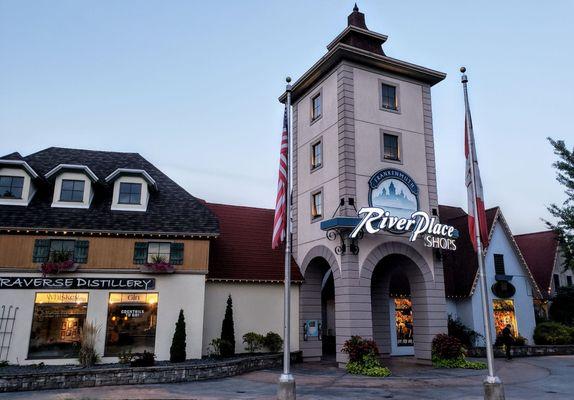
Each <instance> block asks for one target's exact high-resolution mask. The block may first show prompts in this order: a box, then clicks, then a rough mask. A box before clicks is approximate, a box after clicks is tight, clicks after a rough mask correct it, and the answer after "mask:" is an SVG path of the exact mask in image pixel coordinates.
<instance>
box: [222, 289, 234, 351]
mask: <svg viewBox="0 0 574 400" xmlns="http://www.w3.org/2000/svg"><path fill="white" fill-rule="evenodd" d="M221 341H222V342H223V343H225V346H222V348H221V355H222V356H223V357H230V356H233V355H234V354H235V327H234V324H233V300H232V299H231V295H229V297H228V298H227V307H226V308H225V318H223V323H222V324H221Z"/></svg>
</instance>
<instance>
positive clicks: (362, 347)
mask: <svg viewBox="0 0 574 400" xmlns="http://www.w3.org/2000/svg"><path fill="white" fill-rule="evenodd" d="M341 351H342V352H343V353H347V354H348V355H349V361H351V362H353V361H358V362H362V361H363V357H364V356H366V355H370V354H372V355H374V356H378V355H379V348H378V347H377V343H375V341H374V340H371V339H363V338H362V337H360V336H351V339H349V340H347V341H346V342H345V344H343V348H342V350H341Z"/></svg>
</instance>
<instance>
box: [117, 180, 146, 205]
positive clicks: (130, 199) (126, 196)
mask: <svg viewBox="0 0 574 400" xmlns="http://www.w3.org/2000/svg"><path fill="white" fill-rule="evenodd" d="M141 197H142V185H141V183H130V182H121V183H120V196H119V200H118V202H119V203H120V204H141Z"/></svg>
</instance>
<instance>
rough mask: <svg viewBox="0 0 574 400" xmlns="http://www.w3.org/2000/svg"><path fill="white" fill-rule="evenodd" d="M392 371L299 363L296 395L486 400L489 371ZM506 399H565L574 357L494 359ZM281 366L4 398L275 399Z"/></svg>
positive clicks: (397, 366) (402, 362)
mask: <svg viewBox="0 0 574 400" xmlns="http://www.w3.org/2000/svg"><path fill="white" fill-rule="evenodd" d="M388 365H389V367H390V368H391V371H392V372H393V376H392V377H389V378H367V377H359V376H353V375H349V374H347V373H345V371H343V370H340V369H338V368H336V367H335V366H334V365H333V364H330V363H329V364H324V363H308V364H299V365H297V366H296V367H295V369H294V375H295V379H296V382H297V396H298V397H297V398H298V399H300V400H301V399H303V400H311V399H328V400H335V399H337V400H339V399H341V400H343V399H345V400H349V399H359V398H360V399H361V400H370V399H384V398H392V399H399V400H402V399H437V400H438V399H440V400H449V399H453V400H454V399H482V383H481V382H482V379H483V377H484V375H485V371H484V370H482V371H476V370H460V369H454V370H447V369H435V368H432V367H430V366H426V365H418V364H416V363H415V362H414V360H413V359H410V358H402V359H392V360H391V361H390V362H389V363H388ZM496 368H497V373H498V375H499V376H500V377H501V379H502V380H503V382H504V384H505V389H506V398H507V399H537V400H539V399H566V398H570V397H571V396H572V393H574V379H573V378H574V356H555V357H531V358H521V359H515V360H513V361H511V362H507V361H504V360H498V359H497V360H496ZM279 373H280V372H279V371H275V370H264V371H258V372H252V373H248V374H245V375H241V376H237V377H233V378H226V379H221V380H212V381H201V382H191V383H181V384H161V385H145V386H121V387H118V386H116V387H113V386H108V387H99V388H85V389H73V390H67V391H59V390H49V391H43V392H21V393H6V394H2V395H0V399H29V398H34V399H35V400H36V399H38V400H65V399H83V400H88V399H113V400H118V399H142V400H144V399H194V400H220V399H221V400H222V399H260V400H271V399H274V398H275V391H276V381H277V378H278V376H279Z"/></svg>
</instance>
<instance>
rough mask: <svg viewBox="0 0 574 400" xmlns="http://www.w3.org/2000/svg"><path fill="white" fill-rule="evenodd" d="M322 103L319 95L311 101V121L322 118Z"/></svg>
mask: <svg viewBox="0 0 574 400" xmlns="http://www.w3.org/2000/svg"><path fill="white" fill-rule="evenodd" d="M322 103H323V101H322V100H321V94H320V93H319V94H318V95H316V96H315V97H313V100H312V101H311V119H312V120H316V119H318V118H319V117H321V115H322V113H323V110H322Z"/></svg>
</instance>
